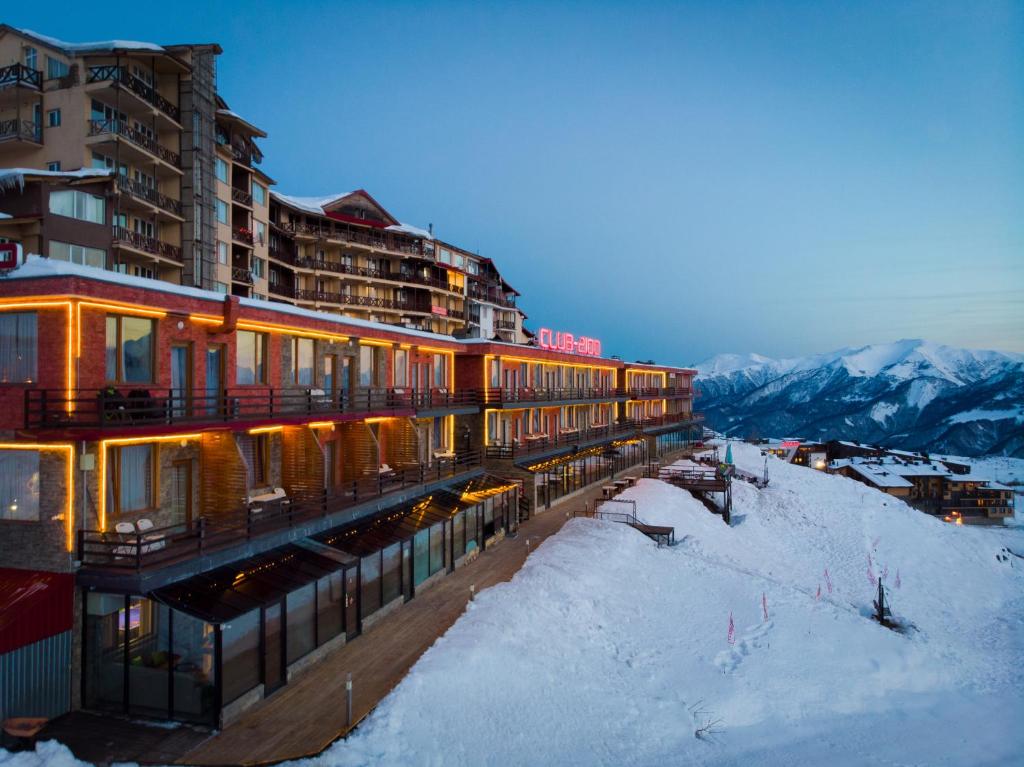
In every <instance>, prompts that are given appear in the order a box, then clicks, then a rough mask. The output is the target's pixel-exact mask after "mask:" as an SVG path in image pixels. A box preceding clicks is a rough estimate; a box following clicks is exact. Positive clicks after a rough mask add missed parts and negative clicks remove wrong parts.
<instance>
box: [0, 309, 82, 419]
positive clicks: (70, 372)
mask: <svg viewBox="0 0 1024 767" xmlns="http://www.w3.org/2000/svg"><path fill="white" fill-rule="evenodd" d="M60 307H64V308H65V309H67V311H68V325H67V338H66V339H65V344H64V346H65V349H66V360H65V365H66V366H67V369H66V370H65V382H66V384H67V391H66V398H65V402H64V409H65V410H66V411H67V412H69V413H70V412H71V411H72V410H74V393H75V383H74V374H75V371H74V365H73V364H72V359H73V356H72V348H73V346H72V343H71V339H72V337H73V336H72V333H73V328H72V319H73V316H74V307H72V305H71V301H68V300H63V301H54V300H51V299H49V298H48V297H47V298H27V299H18V300H16V301H15V300H11V301H0V311H5V310H8V309H58V308H60Z"/></svg>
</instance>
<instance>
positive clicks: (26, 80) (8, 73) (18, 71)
mask: <svg viewBox="0 0 1024 767" xmlns="http://www.w3.org/2000/svg"><path fill="white" fill-rule="evenodd" d="M9 85H28V86H30V87H33V88H42V87H43V73H42V72H40V71H39V70H38V69H29V68H28V67H26V66H25V65H24V64H10V65H9V66H6V67H0V88H3V87H7V86H9Z"/></svg>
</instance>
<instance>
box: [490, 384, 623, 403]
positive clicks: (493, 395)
mask: <svg viewBox="0 0 1024 767" xmlns="http://www.w3.org/2000/svg"><path fill="white" fill-rule="evenodd" d="M486 392H487V402H493V403H495V404H507V403H517V402H559V401H565V400H579V399H586V400H603V399H621V398H622V397H625V396H626V393H625V391H623V390H622V389H610V388H604V387H596V386H595V387H584V388H558V389H545V388H530V387H520V388H516V389H503V388H493V389H492V388H489V389H487V390H486Z"/></svg>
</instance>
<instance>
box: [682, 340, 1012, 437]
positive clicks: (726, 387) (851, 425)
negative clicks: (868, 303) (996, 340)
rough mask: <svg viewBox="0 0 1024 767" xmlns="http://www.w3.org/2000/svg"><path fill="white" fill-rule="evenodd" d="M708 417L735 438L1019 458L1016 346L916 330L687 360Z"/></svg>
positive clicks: (716, 427)
mask: <svg viewBox="0 0 1024 767" xmlns="http://www.w3.org/2000/svg"><path fill="white" fill-rule="evenodd" d="M696 368H697V370H698V376H697V381H696V386H697V389H698V391H699V393H700V396H701V400H700V404H699V407H700V409H701V410H702V411H703V412H704V413H705V417H706V418H707V422H708V424H709V425H710V426H711V427H712V428H715V429H716V430H719V431H722V432H723V433H725V434H729V435H732V436H737V437H747V436H776V437H778V436H800V437H804V438H806V439H850V440H855V441H858V442H874V443H879V444H883V445H888V446H891V447H900V448H904V449H912V450H926V451H932V452H948V453H959V454H963V455H971V456H976V455H987V454H998V455H1011V456H1016V457H1024V428H1021V425H1022V424H1024V355H1021V354H1016V353H1012V352H1000V351H994V350H988V349H963V348H957V347H952V346H946V345H943V344H936V343H932V342H930V341H925V340H922V339H901V340H899V341H894V342H891V343H886V344H872V345H868V346H862V347H844V348H842V349H837V350H835V351H832V352H825V353H822V354H814V355H809V356H806V357H793V358H784V359H773V358H771V357H766V356H764V355H760V354H721V355H716V356H715V357H712V358H710V359H708V360H705V361H704V362H702V363H700V364H698V365H696Z"/></svg>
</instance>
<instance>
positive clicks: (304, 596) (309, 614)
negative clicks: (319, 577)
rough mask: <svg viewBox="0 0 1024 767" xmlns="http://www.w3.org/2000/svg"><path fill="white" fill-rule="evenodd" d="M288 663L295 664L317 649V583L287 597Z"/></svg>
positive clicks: (307, 585) (297, 590)
mask: <svg viewBox="0 0 1024 767" xmlns="http://www.w3.org/2000/svg"><path fill="white" fill-rule="evenodd" d="M286 601H287V608H288V617H287V620H286V625H287V627H288V637H287V645H286V646H287V652H286V654H285V657H286V658H287V659H288V663H293V662H295V661H297V660H298V659H299V658H301V657H302V656H303V655H306V654H307V653H309V652H311V651H312V650H313V648H314V647H316V583H307V584H306V585H305V586H303V587H302V588H299V589H296V590H295V591H293V592H291V593H290V594H289V595H288V597H287V600H286Z"/></svg>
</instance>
